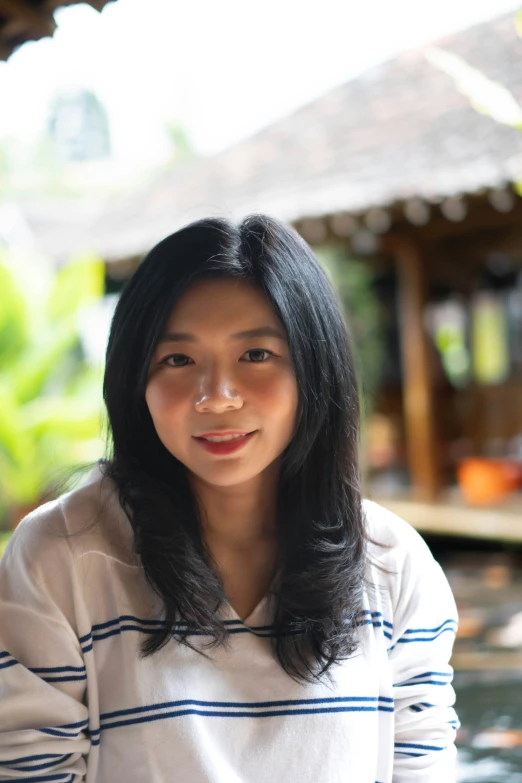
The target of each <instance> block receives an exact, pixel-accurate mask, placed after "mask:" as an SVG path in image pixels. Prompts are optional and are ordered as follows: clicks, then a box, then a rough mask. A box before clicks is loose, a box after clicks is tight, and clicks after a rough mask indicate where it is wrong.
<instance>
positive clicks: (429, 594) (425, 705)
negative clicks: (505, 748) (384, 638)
mask: <svg viewBox="0 0 522 783" xmlns="http://www.w3.org/2000/svg"><path fill="white" fill-rule="evenodd" d="M403 524H404V523H403ZM398 568H399V570H398V574H397V585H398V589H397V593H396V595H395V601H394V602H395V613H394V622H393V634H392V640H391V642H390V648H389V652H388V655H389V661H390V666H391V671H392V678H393V690H394V698H395V748H394V751H395V756H394V766H393V783H410V781H411V783H441V781H444V783H453V782H454V781H455V757H456V748H455V745H454V742H455V733H456V729H457V727H458V725H459V722H458V717H457V714H456V712H455V710H454V709H453V705H454V703H455V692H454V690H453V687H452V684H451V683H452V678H453V669H452V667H451V666H450V664H449V661H450V658H451V653H452V648H453V642H454V639H455V633H456V630H457V623H458V615H457V607H456V605H455V600H454V598H453V594H452V592H451V589H450V587H449V584H448V581H447V579H446V577H445V575H444V573H443V571H442V569H441V567H440V566H439V564H438V563H437V562H436V561H435V560H434V558H433V556H432V555H431V552H430V551H429V549H428V547H427V545H426V544H425V542H424V541H423V540H422V538H421V537H420V535H419V534H418V533H417V532H416V531H415V530H414V529H413V528H410V529H409V530H408V531H407V535H406V541H405V545H404V549H403V555H402V558H401V559H400V562H399V566H398Z"/></svg>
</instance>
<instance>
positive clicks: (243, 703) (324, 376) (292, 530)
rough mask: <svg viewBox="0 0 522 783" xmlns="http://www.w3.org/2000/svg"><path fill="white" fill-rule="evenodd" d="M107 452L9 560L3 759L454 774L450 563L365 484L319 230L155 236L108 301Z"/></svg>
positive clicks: (204, 225)
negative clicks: (309, 241) (365, 494)
mask: <svg viewBox="0 0 522 783" xmlns="http://www.w3.org/2000/svg"><path fill="white" fill-rule="evenodd" d="M104 398H105V402H106V406H107V411H108V423H109V429H110V434H111V436H112V444H113V446H112V452H111V454H110V459H107V460H100V463H99V465H98V467H97V469H96V471H95V472H94V474H93V475H91V477H90V480H89V481H88V483H87V484H85V485H84V486H82V487H81V488H79V489H75V490H74V491H72V492H69V493H68V494H65V495H62V496H61V497H60V498H58V500H55V501H52V502H50V503H47V504H45V505H43V506H41V507H40V508H39V509H37V510H36V511H35V512H33V513H32V514H30V515H29V516H28V517H26V519H25V520H24V521H23V522H22V523H21V524H20V525H19V527H18V528H17V530H16V532H15V534H14V535H13V537H12V540H11V542H10V544H9V546H8V548H7V551H6V553H5V555H4V558H3V560H2V562H1V567H0V602H1V617H0V647H1V650H2V652H0V655H1V656H2V657H1V658H0V665H1V666H2V667H3V671H2V675H3V684H2V691H1V694H2V699H1V702H0V728H1V733H0V779H9V780H10V779H14V778H16V779H17V780H18V779H20V780H31V781H32V780H34V781H38V780H46V781H57V782H58V781H71V782H72V781H74V782H75V783H76V782H77V781H87V783H113V782H114V781H120V780H121V781H125V783H134V782H136V783H138V781H139V783H145V782H146V783H164V782H165V783H166V781H169V782H170V781H173V782H175V783H177V782H178V781H179V782H180V783H185V781H186V782H187V783H203V782H204V781H205V782H207V781H208V782H212V783H239V782H240V781H241V782H243V781H252V782H253V783H254V782H255V783H258V782H259V781H267V782H268V781H270V783H275V781H290V782H293V781H296V782H297V781H299V783H317V781H328V782H330V783H337V782H339V783H341V781H343V783H344V781H351V782H352V783H376V782H378V783H392V780H393V783H409V781H423V783H428V782H429V783H432V782H433V783H435V781H437V783H439V781H444V782H445V783H450V781H451V780H453V779H454V771H453V765H454V755H455V748H454V744H453V740H454V733H455V727H456V725H457V718H456V715H455V712H454V710H453V708H452V705H453V703H454V691H453V689H452V686H451V679H452V669H451V667H450V666H449V664H448V660H449V657H450V654H451V648H452V642H453V638H454V633H455V629H456V624H457V613H456V607H455V603H454V600H453V597H452V594H451V591H450V589H449V586H448V583H447V581H446V579H445V577H444V575H443V573H442V571H441V569H440V567H439V566H438V564H437V563H436V562H435V561H434V559H433V558H432V556H431V554H430V552H429V550H428V548H427V546H426V545H425V544H424V542H423V541H422V539H421V538H420V536H419V535H418V534H417V533H416V532H415V531H414V530H413V528H411V527H410V526H409V525H408V524H406V523H405V522H403V521H402V520H400V519H398V518H397V517H395V516H393V515H392V514H390V513H389V512H387V511H385V510H384V509H383V508H381V507H380V506H378V505H376V504H374V503H371V502H369V501H364V502H363V501H361V496H360V489H359V474H358V464H357V446H358V429H359V411H358V391H357V386H356V380H355V374H354V364H353V357H352V354H351V350H350V347H349V342H348V338H347V332H346V327H345V324H344V321H343V318H342V315H341V312H340V308H339V304H338V302H337V300H336V297H335V295H334V293H333V291H332V289H331V286H330V284H329V282H328V280H327V278H326V276H325V274H324V273H323V271H322V270H321V268H320V266H319V264H318V263H317V260H316V258H315V257H314V255H313V253H312V252H311V250H310V248H309V247H308V246H307V245H306V243H305V242H304V241H303V240H302V239H301V238H300V237H299V236H298V234H297V233H296V232H294V231H293V230H292V229H291V228H288V227H286V226H284V225H282V224H281V223H279V222H277V221H275V220H273V219H270V218H268V217H265V216H261V215H254V216H250V217H248V218H246V219H245V220H243V221H242V222H241V223H240V224H239V225H238V226H236V225H233V224H232V223H230V222H228V221H226V220H222V219H207V220H202V221H199V222H196V223H193V224H191V225H189V226H187V227H186V228H184V229H182V230H180V231H178V232H176V233H175V234H172V235H171V236H169V237H167V238H166V239H164V240H163V241H162V242H160V243H159V244H158V245H157V246H156V247H155V248H153V249H152V250H151V252H150V253H149V254H148V256H147V257H146V258H145V260H144V261H143V262H142V264H141V265H140V267H139V268H138V270H137V271H136V273H135V274H134V276H133V278H132V279H131V280H130V282H129V283H128V285H127V286H126V288H125V290H124V291H123V293H122V296H121V298H120V300H119V303H118V306H117V308H116V311H115V314H114V319H113V322H112V327H111V332H110V337H109V343H108V349H107V364H106V372H105V380H104Z"/></svg>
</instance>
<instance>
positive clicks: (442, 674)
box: [408, 672, 453, 707]
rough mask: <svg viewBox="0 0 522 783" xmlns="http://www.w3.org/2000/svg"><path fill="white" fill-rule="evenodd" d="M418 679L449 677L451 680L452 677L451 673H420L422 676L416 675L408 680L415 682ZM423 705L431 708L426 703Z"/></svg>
mask: <svg viewBox="0 0 522 783" xmlns="http://www.w3.org/2000/svg"><path fill="white" fill-rule="evenodd" d="M418 677H449V678H450V679H451V678H452V677H453V672H422V674H416V675H415V676H414V677H410V678H409V679H410V680H416V679H417V678H418ZM408 682H409V680H408ZM424 703H425V704H426V706H428V707H430V706H432V705H430V704H427V702H424Z"/></svg>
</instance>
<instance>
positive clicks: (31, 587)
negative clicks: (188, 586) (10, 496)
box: [0, 506, 91, 783]
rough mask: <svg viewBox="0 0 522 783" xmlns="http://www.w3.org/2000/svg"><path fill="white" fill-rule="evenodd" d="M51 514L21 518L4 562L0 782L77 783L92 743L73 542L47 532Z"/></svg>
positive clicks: (0, 585) (0, 574)
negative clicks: (77, 617)
mask: <svg viewBox="0 0 522 783" xmlns="http://www.w3.org/2000/svg"><path fill="white" fill-rule="evenodd" d="M52 513H53V514H54V515H56V514H60V513H61V512H60V511H59V508H58V507H57V506H53V511H52ZM46 516H47V514H46V513H42V511H41V510H37V511H36V512H35V513H34V514H33V515H31V517H30V518H27V519H26V520H24V521H23V522H22V523H21V524H20V526H19V527H18V528H17V530H16V531H15V533H14V535H13V537H12V539H11V541H10V542H9V544H8V546H7V548H6V551H5V553H4V556H3V558H2V559H1V560H0V780H10V779H13V780H15V779H16V780H20V781H24V780H27V781H29V780H31V781H32V780H39V779H40V778H41V779H42V780H46V781H52V783H55V782H56V783H78V782H79V781H82V780H84V776H85V772H86V757H87V754H88V752H89V749H90V746H91V740H90V738H89V733H88V720H89V713H88V708H87V706H86V704H85V701H86V698H85V695H86V683H87V674H86V669H85V663H84V660H83V656H82V651H81V646H80V642H79V640H78V637H77V634H76V632H75V629H74V627H73V625H74V623H73V622H72V615H73V611H74V610H73V607H74V603H75V600H76V599H77V596H75V592H76V591H75V588H74V580H73V574H72V562H71V556H70V551H69V546H68V542H67V541H66V540H64V539H63V538H62V539H60V538H58V537H56V536H45V535H44V530H45V529H46V521H47V520H46Z"/></svg>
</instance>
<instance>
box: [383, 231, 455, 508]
mask: <svg viewBox="0 0 522 783" xmlns="http://www.w3.org/2000/svg"><path fill="white" fill-rule="evenodd" d="M383 246H384V248H385V249H386V250H389V251H390V252H391V253H392V254H393V256H394V257H395V261H396V264H397V274H398V283H399V301H398V316H399V328H400V340H401V353H402V364H403V407H404V419H405V424H406V441H407V449H408V462H409V468H410V476H411V482H412V489H413V494H414V496H415V497H416V498H417V499H419V500H425V501H433V500H435V498H436V496H437V494H438V492H439V490H440V486H441V474H440V464H439V446H438V440H437V435H436V421H435V405H434V388H433V380H432V377H431V365H430V355H429V345H428V338H427V335H426V332H425V327H424V320H423V319H424V309H425V304H426V264H425V259H424V258H423V253H422V248H421V247H420V246H419V245H418V244H416V242H415V241H414V240H412V239H410V238H409V237H408V238H406V237H400V236H388V237H386V238H383Z"/></svg>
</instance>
